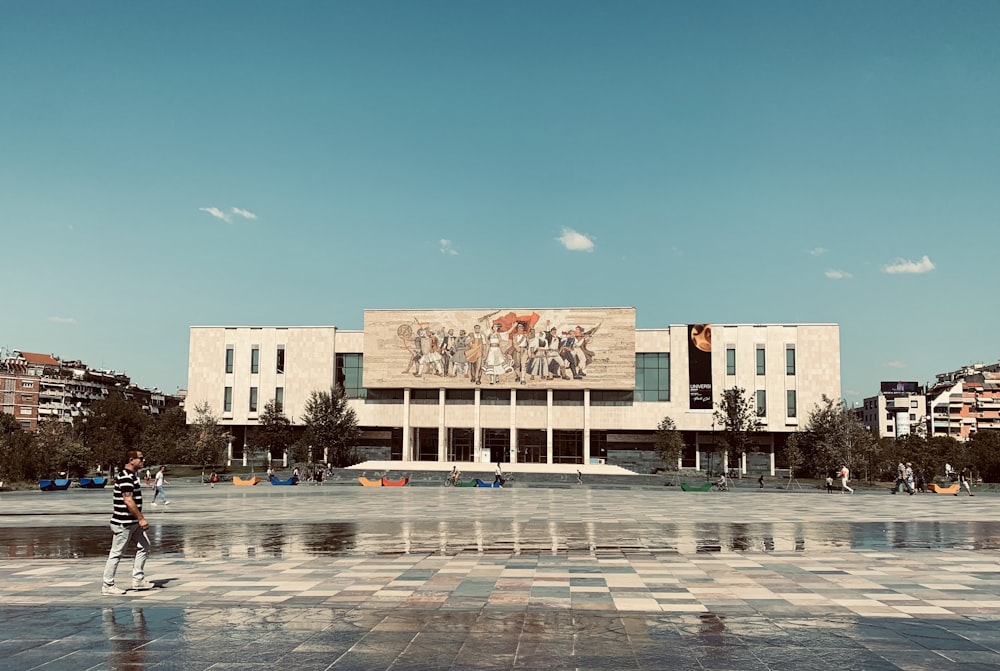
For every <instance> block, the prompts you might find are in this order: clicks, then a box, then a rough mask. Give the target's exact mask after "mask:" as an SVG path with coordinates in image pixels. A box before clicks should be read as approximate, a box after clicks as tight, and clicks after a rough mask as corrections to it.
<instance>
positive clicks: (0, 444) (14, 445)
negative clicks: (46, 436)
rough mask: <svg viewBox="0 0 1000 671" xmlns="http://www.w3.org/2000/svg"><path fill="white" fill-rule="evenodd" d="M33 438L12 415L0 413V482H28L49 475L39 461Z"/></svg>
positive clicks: (38, 453) (38, 452)
mask: <svg viewBox="0 0 1000 671" xmlns="http://www.w3.org/2000/svg"><path fill="white" fill-rule="evenodd" d="M41 456H42V455H41V454H40V451H39V450H38V448H37V445H36V443H35V436H34V434H32V433H29V432H28V431H25V430H24V429H22V428H21V425H20V424H19V423H18V421H17V419H15V418H14V417H13V416H12V415H8V414H7V413H4V412H0V480H7V481H16V482H29V481H31V480H37V479H38V477H39V476H40V475H51V474H50V473H48V472H47V467H46V466H45V465H44V464H43V463H42V462H41V461H40V457H41Z"/></svg>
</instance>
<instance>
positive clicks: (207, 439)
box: [188, 401, 231, 479]
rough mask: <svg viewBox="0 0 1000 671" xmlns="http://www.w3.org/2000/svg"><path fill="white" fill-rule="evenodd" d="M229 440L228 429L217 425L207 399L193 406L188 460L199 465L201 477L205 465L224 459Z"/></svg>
mask: <svg viewBox="0 0 1000 671" xmlns="http://www.w3.org/2000/svg"><path fill="white" fill-rule="evenodd" d="M230 440H231V435H230V433H229V431H228V430H227V429H224V428H223V427H220V426H219V419H218V417H216V416H215V414H214V413H213V412H212V406H210V405H209V404H208V401H204V402H202V403H200V404H199V405H197V406H195V409H194V421H193V422H191V427H190V434H189V450H188V461H190V462H191V463H193V464H198V465H199V466H201V474H202V479H204V476H205V468H206V467H209V466H215V465H216V464H220V463H222V462H223V461H224V460H225V457H226V448H227V447H228V446H229V441H230Z"/></svg>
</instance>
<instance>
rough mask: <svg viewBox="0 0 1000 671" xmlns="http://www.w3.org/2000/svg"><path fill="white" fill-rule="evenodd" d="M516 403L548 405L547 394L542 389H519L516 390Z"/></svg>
mask: <svg viewBox="0 0 1000 671" xmlns="http://www.w3.org/2000/svg"><path fill="white" fill-rule="evenodd" d="M517 404H518V405H548V404H549V394H548V392H547V391H545V390H544V389H519V390H518V392H517Z"/></svg>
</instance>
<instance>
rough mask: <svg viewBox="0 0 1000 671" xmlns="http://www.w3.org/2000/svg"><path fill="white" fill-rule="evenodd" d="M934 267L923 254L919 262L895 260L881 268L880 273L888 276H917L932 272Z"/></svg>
mask: <svg viewBox="0 0 1000 671" xmlns="http://www.w3.org/2000/svg"><path fill="white" fill-rule="evenodd" d="M935 267H936V266H935V265H934V263H933V262H932V261H931V260H930V259H929V258H928V257H927V255H926V254H924V256H923V258H922V259H920V260H919V261H909V260H907V259H896V260H895V261H893V262H892V263H890V264H889V265H885V266H882V272H883V273H887V274H889V275H900V274H917V275H919V274H920V273H929V272H930V271H932V270H934V268H935Z"/></svg>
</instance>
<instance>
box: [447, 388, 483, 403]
mask: <svg viewBox="0 0 1000 671" xmlns="http://www.w3.org/2000/svg"><path fill="white" fill-rule="evenodd" d="M444 402H445V404H446V405H473V404H474V403H475V402H476V392H475V391H473V390H472V389H446V390H445V392H444Z"/></svg>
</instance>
